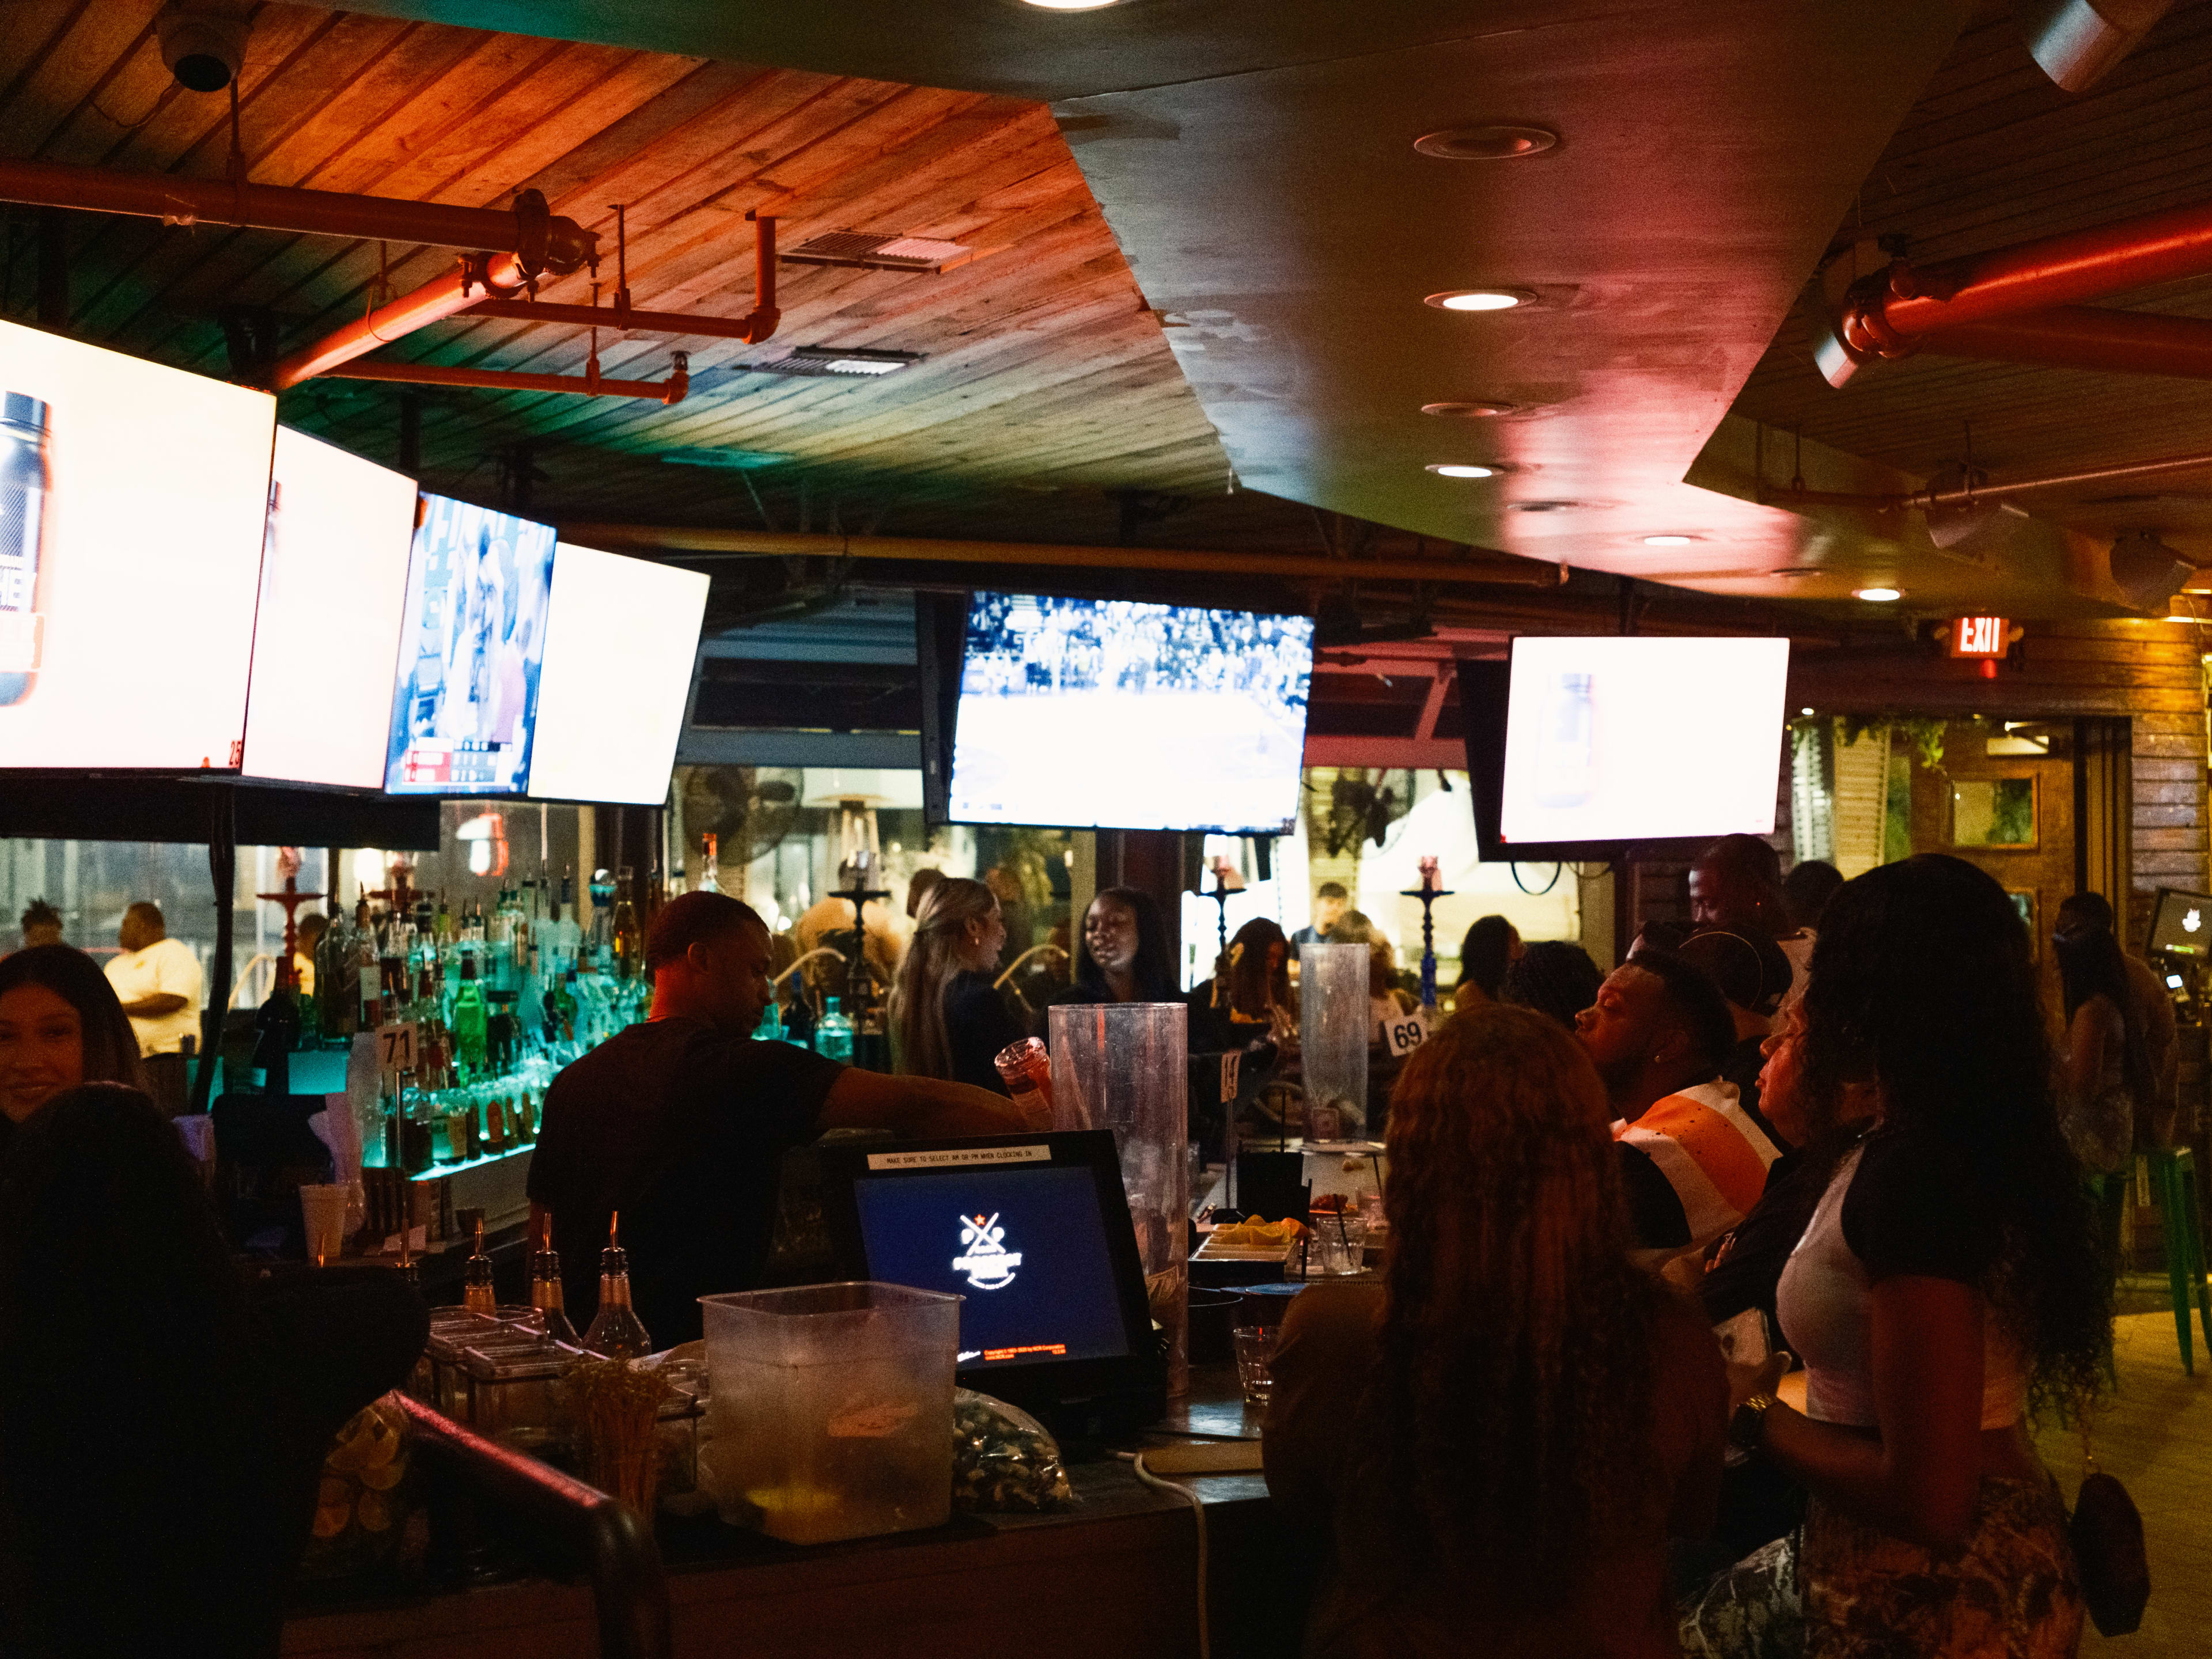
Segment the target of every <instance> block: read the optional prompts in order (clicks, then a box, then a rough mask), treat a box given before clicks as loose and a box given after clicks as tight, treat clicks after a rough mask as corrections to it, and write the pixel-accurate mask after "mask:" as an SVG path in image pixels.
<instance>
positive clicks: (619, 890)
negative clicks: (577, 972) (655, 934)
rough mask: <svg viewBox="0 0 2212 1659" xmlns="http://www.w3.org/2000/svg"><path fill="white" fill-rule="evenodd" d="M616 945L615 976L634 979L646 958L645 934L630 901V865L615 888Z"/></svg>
mask: <svg viewBox="0 0 2212 1659" xmlns="http://www.w3.org/2000/svg"><path fill="white" fill-rule="evenodd" d="M615 894H616V897H615V910H614V927H613V929H612V935H613V937H612V943H613V945H614V962H615V977H616V978H617V979H619V980H629V979H634V978H635V977H636V975H637V971H638V969H639V968H640V967H641V965H642V964H643V963H644V959H645V934H644V933H643V931H642V930H641V929H640V927H638V925H637V911H636V909H635V907H634V906H632V904H631V903H630V900H629V894H630V872H629V868H628V866H624V868H623V870H622V871H621V872H620V873H619V874H618V875H617V885H616V888H615Z"/></svg>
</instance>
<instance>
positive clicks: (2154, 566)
mask: <svg viewBox="0 0 2212 1659" xmlns="http://www.w3.org/2000/svg"><path fill="white" fill-rule="evenodd" d="M2195 574H2197V567H2196V566H2195V565H2193V564H2191V563H2190V562H2189V561H2188V560H2186V559H2185V558H2183V557H2182V556H2181V555H2180V554H2179V553H2177V552H2175V551H2174V550H2172V548H2170V547H2168V546H2167V545H2166V544H2165V543H2164V542H2162V541H2160V540H2159V538H2157V536H2156V535H2155V534H2154V533H2153V532H2150V531H2148V530H2130V531H2129V532H2127V533H2126V534H2125V535H2124V536H2122V537H2121V538H2119V540H2118V541H2116V542H2114V543H2113V544H2112V585H2113V586H2115V587H2117V588H2118V589H2119V590H2120V593H2121V596H2122V597H2123V598H2124V599H2126V600H2127V602H2128V604H2129V605H2130V606H2131V607H2132V608H2134V609H2135V610H2137V611H2160V612H2161V613H2162V612H2163V611H2165V609H2166V602H2167V601H2168V600H2170V599H2172V598H2173V596H2174V595H2175V594H2176V593H2178V592H2180V591H2181V585H2182V584H2183V583H2184V582H2185V581H2187V580H2189V579H2190V578H2191V576H2193V575H2195Z"/></svg>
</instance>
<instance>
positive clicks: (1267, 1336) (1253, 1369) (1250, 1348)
mask: <svg viewBox="0 0 2212 1659" xmlns="http://www.w3.org/2000/svg"><path fill="white" fill-rule="evenodd" d="M1279 1331H1280V1327H1279V1326H1275V1325H1248V1326H1245V1327H1244V1328H1242V1329H1240V1330H1238V1331H1237V1332H1235V1333H1234V1340H1235V1341H1236V1344H1237V1382H1238V1383H1240V1384H1241V1385H1242V1386H1243V1389H1244V1403H1245V1404H1246V1405H1248V1406H1265V1405H1266V1404H1267V1401H1268V1398H1269V1396H1270V1395H1273V1392H1274V1388H1275V1379H1274V1378H1273V1376H1271V1375H1270V1374H1269V1369H1268V1368H1269V1367H1270V1366H1272V1365H1273V1364H1274V1360H1275V1338H1276V1336H1277V1334H1279Z"/></svg>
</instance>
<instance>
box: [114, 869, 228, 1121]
mask: <svg viewBox="0 0 2212 1659" xmlns="http://www.w3.org/2000/svg"><path fill="white" fill-rule="evenodd" d="M115 942H116V943H117V944H118V945H121V946H122V947H123V954H122V955H120V956H118V957H115V958H114V959H113V960H112V961H111V962H110V963H108V964H107V982H108V983H109V984H110V985H111V986H112V987H114V988H115V1000H117V1001H118V1002H120V1003H121V1004H122V1005H123V1012H125V1014H127V1015H129V1016H130V1017H131V1030H133V1031H135V1032H137V1036H138V1052H139V1054H140V1055H141V1056H143V1058H144V1060H145V1061H146V1071H147V1080H148V1084H149V1089H150V1091H151V1092H152V1093H153V1095H154V1097H155V1100H157V1101H159V1102H160V1103H161V1104H162V1105H163V1106H164V1107H165V1108H167V1109H168V1110H170V1111H172V1112H174V1111H176V1110H178V1109H180V1108H181V1107H182V1106H183V1103H184V1081H185V1062H184V1049H185V1038H186V1037H190V1038H191V1039H192V1046H193V1047H194V1048H197V1047H198V1040H199V1034H200V998H201V995H202V994H203V988H204V981H203V979H202V976H201V974H200V959H199V957H197V956H196V955H194V954H193V952H192V949H191V946H190V945H185V944H184V943H183V942H181V941H180V940H178V939H171V938H170V937H169V930H168V925H167V923H166V922H165V921H162V919H161V906H159V905H158V904H151V903H148V902H145V901H144V900H141V901H140V902H137V904H134V905H132V906H131V908H129V909H128V910H125V912H124V913H123V926H122V927H119V928H118V929H117V930H116V935H115Z"/></svg>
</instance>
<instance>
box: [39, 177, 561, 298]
mask: <svg viewBox="0 0 2212 1659" xmlns="http://www.w3.org/2000/svg"><path fill="white" fill-rule="evenodd" d="M0 202H21V203H24V204H29V205H33V206H38V207H58V208H82V209H83V210H86V211H87V212H91V213H120V214H125V215H128V216H134V217H137V218H142V219H159V220H161V222H163V223H165V224H172V225H190V224H197V223H201V222H205V223H208V224H216V225H240V226H245V227H247V228H252V229H257V230H289V231H295V232H298V233H300V234H303V235H309V236H353V237H360V238H362V239H364V240H375V241H386V242H410V243H420V244H426V245H428V246H432V247H453V248H463V249H467V250H470V251H471V252H509V253H515V254H519V255H520V256H521V258H522V259H523V262H524V263H525V264H526V265H528V266H529V267H530V268H531V269H532V270H550V271H556V272H567V271H571V270H575V269H576V268H577V267H578V266H580V265H585V264H590V263H591V262H592V259H593V258H596V257H597V256H598V252H599V235H598V233H596V232H594V231H589V230H586V229H585V228H583V227H582V226H581V225H580V224H578V223H577V222H575V221H574V220H573V219H567V218H561V217H556V216H553V215H551V214H549V213H548V212H547V211H546V209H545V198H544V197H543V196H541V195H539V194H538V191H534V190H526V191H522V192H520V195H519V196H518V197H516V200H515V205H514V207H513V210H507V209H503V208H465V207H448V206H447V205H445V204H441V203H437V202H402V201H397V200H394V199H393V198H392V197H386V196H345V195H340V194H337V193H336V192H334V191H321V190H293V189H291V188H289V187H288V186H285V185H251V184H240V185H234V184H232V183H230V182H229V181H228V179H178V178H173V177H171V176H170V175H168V174H167V173H116V172H112V171H110V170H109V169H107V168H105V167H69V166H65V165H64V164H62V163H60V162H56V161H5V160H0Z"/></svg>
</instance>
